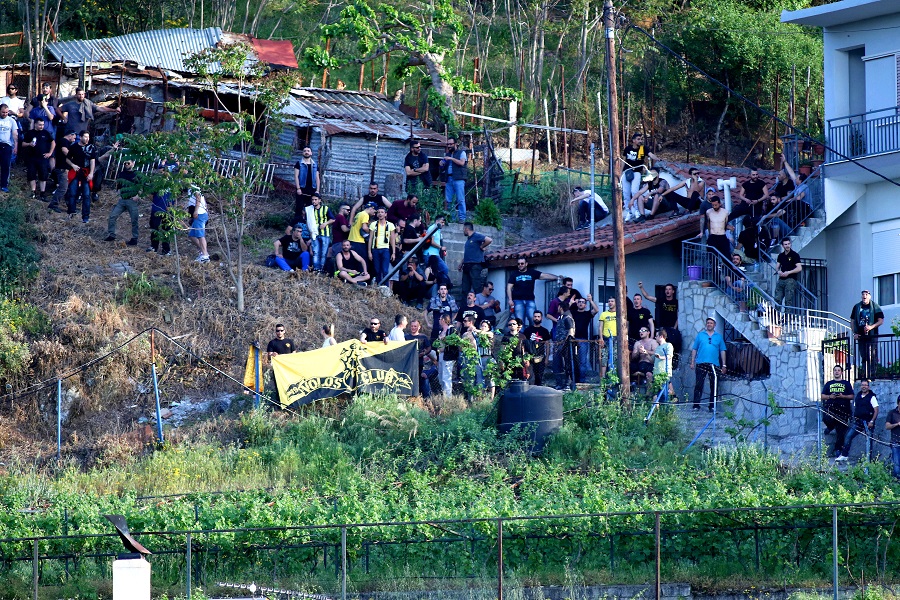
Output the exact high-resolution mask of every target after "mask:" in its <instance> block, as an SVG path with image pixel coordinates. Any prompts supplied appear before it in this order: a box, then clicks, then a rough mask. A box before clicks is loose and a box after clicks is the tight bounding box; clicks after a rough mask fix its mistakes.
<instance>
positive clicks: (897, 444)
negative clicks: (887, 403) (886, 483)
mask: <svg viewBox="0 0 900 600" xmlns="http://www.w3.org/2000/svg"><path fill="white" fill-rule="evenodd" d="M884 428H885V429H887V430H888V431H890V432H891V464H892V465H893V467H894V468H893V474H894V477H895V478H896V479H900V394H898V395H897V406H896V407H895V408H894V410H892V411H891V412H889V413H888V416H887V421H886V422H885V423H884Z"/></svg>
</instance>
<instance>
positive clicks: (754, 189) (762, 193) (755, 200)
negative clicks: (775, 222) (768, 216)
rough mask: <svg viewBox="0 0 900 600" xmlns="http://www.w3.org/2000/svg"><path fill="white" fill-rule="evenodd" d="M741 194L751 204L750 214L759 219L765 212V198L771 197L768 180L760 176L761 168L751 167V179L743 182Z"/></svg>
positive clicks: (738, 194)
mask: <svg viewBox="0 0 900 600" xmlns="http://www.w3.org/2000/svg"><path fill="white" fill-rule="evenodd" d="M735 195H737V196H740V197H741V198H743V199H744V201H745V202H746V203H747V204H748V205H749V206H750V214H751V215H752V216H754V217H756V218H757V219H759V218H760V217H762V216H763V215H764V214H765V212H766V211H765V200H766V198H768V197H769V188H768V186H767V185H766V182H765V181H763V180H762V179H760V178H759V169H750V179H748V180H747V181H745V182H744V183H742V184H741V191H740V192H736V193H735Z"/></svg>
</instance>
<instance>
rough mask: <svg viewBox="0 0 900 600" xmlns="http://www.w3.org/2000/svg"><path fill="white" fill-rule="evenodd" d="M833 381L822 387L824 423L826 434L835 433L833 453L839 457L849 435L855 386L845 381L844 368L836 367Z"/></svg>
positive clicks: (833, 370)
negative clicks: (851, 404) (848, 427)
mask: <svg viewBox="0 0 900 600" xmlns="http://www.w3.org/2000/svg"><path fill="white" fill-rule="evenodd" d="M831 372H832V377H834V379H832V380H831V381H829V382H828V383H826V384H825V386H824V387H822V402H823V406H822V408H823V410H824V413H825V414H824V415H823V416H822V423H823V424H824V425H825V434H826V435H828V434H829V433H831V432H832V431H834V448H833V449H832V452H833V453H834V455H835V456H838V455H839V454H840V452H841V446H843V444H844V437H845V436H846V435H847V426H848V424H849V423H850V414H851V407H850V403H851V402H852V401H853V385H852V384H851V383H850V382H849V381H847V380H846V379H844V368H843V367H842V366H841V365H834V368H833V369H832V370H831Z"/></svg>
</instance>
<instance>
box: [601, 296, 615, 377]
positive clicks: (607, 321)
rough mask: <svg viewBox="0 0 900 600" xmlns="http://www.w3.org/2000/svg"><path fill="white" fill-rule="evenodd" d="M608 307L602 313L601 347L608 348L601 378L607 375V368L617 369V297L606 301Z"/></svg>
mask: <svg viewBox="0 0 900 600" xmlns="http://www.w3.org/2000/svg"><path fill="white" fill-rule="evenodd" d="M606 306H607V309H606V310H605V311H603V312H602V313H600V335H601V336H602V339H601V340H600V347H601V348H604V347H605V348H606V362H604V363H603V365H602V366H601V367H600V379H603V378H604V377H606V371H607V370H613V371H615V368H616V336H617V335H618V329H617V326H616V318H617V314H616V299H615V298H610V299H609V300H607V301H606Z"/></svg>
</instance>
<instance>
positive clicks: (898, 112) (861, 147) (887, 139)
mask: <svg viewBox="0 0 900 600" xmlns="http://www.w3.org/2000/svg"><path fill="white" fill-rule="evenodd" d="M828 146H829V148H828V150H827V152H826V154H825V162H826V163H827V164H831V163H838V162H841V161H846V160H847V159H848V158H865V157H869V156H876V155H879V154H886V153H889V152H897V151H900V106H894V107H891V108H884V109H880V110H873V111H870V112H867V113H861V114H858V115H850V116H846V117H836V118H834V119H828Z"/></svg>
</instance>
